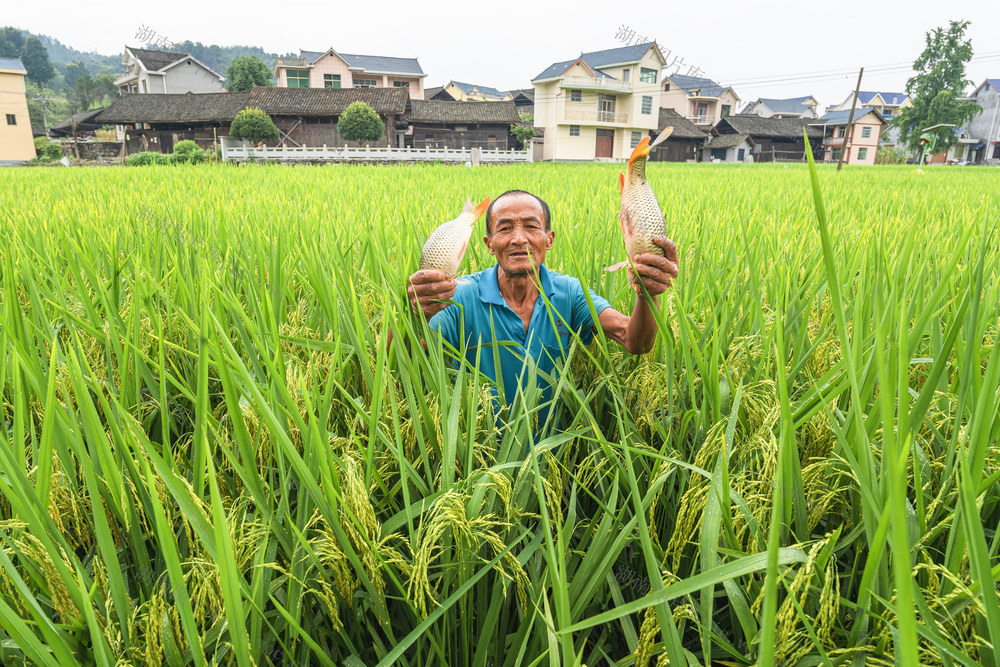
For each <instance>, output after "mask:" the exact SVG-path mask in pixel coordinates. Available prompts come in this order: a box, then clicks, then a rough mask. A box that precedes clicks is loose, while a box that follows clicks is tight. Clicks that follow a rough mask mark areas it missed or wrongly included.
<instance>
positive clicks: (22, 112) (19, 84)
mask: <svg viewBox="0 0 1000 667" xmlns="http://www.w3.org/2000/svg"><path fill="white" fill-rule="evenodd" d="M27 73H28V70H26V69H25V68H24V64H23V63H22V62H21V61H20V60H19V59H17V58H0V162H5V161H20V160H31V159H33V158H34V157H35V143H34V139H33V138H32V136H31V121H30V120H29V119H28V93H27V88H25V84H24V77H25V75H26V74H27Z"/></svg>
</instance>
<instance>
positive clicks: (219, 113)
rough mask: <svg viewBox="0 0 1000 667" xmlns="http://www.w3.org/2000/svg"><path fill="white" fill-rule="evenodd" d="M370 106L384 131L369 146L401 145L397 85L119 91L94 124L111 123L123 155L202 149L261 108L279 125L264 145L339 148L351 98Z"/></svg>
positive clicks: (403, 99)
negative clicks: (239, 117) (188, 142)
mask: <svg viewBox="0 0 1000 667" xmlns="http://www.w3.org/2000/svg"><path fill="white" fill-rule="evenodd" d="M355 101H362V102H365V103H366V104H368V105H369V106H371V107H372V108H373V109H374V110H375V111H376V113H378V114H379V116H380V117H381V118H382V121H383V122H384V123H385V135H383V137H382V138H381V139H380V140H378V141H373V142H371V145H372V146H387V145H392V146H398V147H401V146H402V145H403V135H404V133H405V130H406V121H405V120H404V113H405V111H406V105H407V101H408V100H407V96H406V91H405V90H403V89H401V88H378V89H364V88H350V89H342V90H333V89H323V88H314V89H294V88H275V87H269V86H256V87H254V88H253V90H250V91H248V92H241V93H206V94H202V95H192V94H185V95H153V94H150V95H124V96H122V97H119V98H118V99H116V100H114V101H113V102H112V103H111V104H110V105H109V106H108V108H107V109H105V110H104V111H103V112H101V113H100V114H98V115H97V117H96V118H95V119H94V120H95V122H98V123H101V124H114V125H116V126H117V127H118V131H119V138H120V139H121V140H123V141H125V152H126V154H129V153H135V152H138V151H146V150H149V151H158V152H161V153H170V152H173V147H174V145H175V144H176V143H177V142H178V141H181V140H183V139H192V140H194V141H195V142H197V143H198V145H199V146H201V147H202V148H211V147H213V146H214V145H218V138H219V137H222V136H228V135H229V126H230V124H231V123H232V121H233V119H234V118H235V117H236V114H237V113H238V112H239V111H240V110H241V109H245V108H248V107H254V108H258V109H263V110H264V111H265V112H267V113H268V114H269V115H270V116H271V118H272V120H273V121H274V124H275V125H276V126H277V127H278V131H279V133H280V137H279V139H278V140H277V141H270V142H265V143H266V144H268V145H286V146H324V145H326V146H344V145H347V142H346V141H345V140H344V139H342V138H341V137H340V135H339V134H338V133H337V121H338V120H339V119H340V114H341V113H343V111H344V109H346V108H347V106H348V105H350V104H351V103H352V102H355Z"/></svg>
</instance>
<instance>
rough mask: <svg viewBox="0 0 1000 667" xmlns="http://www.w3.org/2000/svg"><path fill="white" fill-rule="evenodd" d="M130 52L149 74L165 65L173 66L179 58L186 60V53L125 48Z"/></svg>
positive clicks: (132, 47) (187, 55)
mask: <svg viewBox="0 0 1000 667" xmlns="http://www.w3.org/2000/svg"><path fill="white" fill-rule="evenodd" d="M125 48H127V49H128V50H129V51H131V52H132V55H133V56H135V57H136V59H137V60H138V61H139V62H141V63H142V66H143V67H145V68H146V70H147V71H149V72H156V71H159V70H161V69H163V68H164V67H166V66H167V65H170V64H173V63H175V62H177V61H178V60H180V59H181V58H187V57H189V56H190V54H187V53H172V52H170V51H153V50H151V49H140V48H136V47H134V46H128V47H125Z"/></svg>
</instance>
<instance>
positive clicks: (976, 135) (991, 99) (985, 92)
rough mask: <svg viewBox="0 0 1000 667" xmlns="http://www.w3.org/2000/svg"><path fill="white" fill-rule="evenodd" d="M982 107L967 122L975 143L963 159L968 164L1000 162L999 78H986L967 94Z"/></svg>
mask: <svg viewBox="0 0 1000 667" xmlns="http://www.w3.org/2000/svg"><path fill="white" fill-rule="evenodd" d="M969 99H972V100H974V101H975V102H976V104H978V105H979V107H980V108H981V109H982V111H980V112H979V113H978V114H977V115H976V116H975V117H974V118H973V119H972V120H971V121H969V124H968V126H967V127H968V131H969V135H970V136H971V138H973V139H975V143H973V144H972V145H971V148H970V149H969V152H968V154H967V155H966V156H965V159H967V160H968V161H969V163H970V164H994V165H995V164H1000V79H986V80H985V81H983V82H982V83H981V84H979V86H978V87H977V88H976V89H975V90H973V91H972V94H971V95H970V96H969Z"/></svg>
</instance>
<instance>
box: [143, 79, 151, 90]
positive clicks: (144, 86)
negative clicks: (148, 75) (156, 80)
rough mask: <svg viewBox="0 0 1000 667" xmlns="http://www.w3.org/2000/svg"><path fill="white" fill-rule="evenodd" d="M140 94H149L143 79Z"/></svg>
mask: <svg viewBox="0 0 1000 667" xmlns="http://www.w3.org/2000/svg"><path fill="white" fill-rule="evenodd" d="M142 92H144V93H148V92H149V90H148V89H147V88H146V80H145V79H143V80H142Z"/></svg>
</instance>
